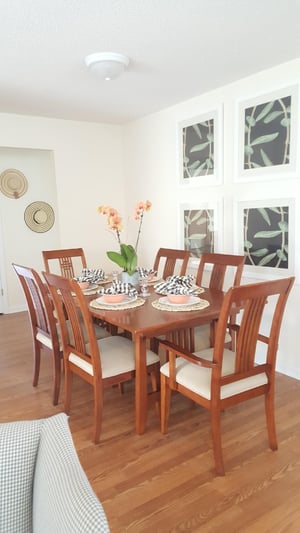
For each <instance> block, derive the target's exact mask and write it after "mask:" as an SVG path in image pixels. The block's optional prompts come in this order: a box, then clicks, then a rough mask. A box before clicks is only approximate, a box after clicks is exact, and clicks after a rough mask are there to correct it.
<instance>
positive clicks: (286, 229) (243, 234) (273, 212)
mask: <svg viewBox="0 0 300 533" xmlns="http://www.w3.org/2000/svg"><path fill="white" fill-rule="evenodd" d="M239 218H240V230H239V231H240V235H239V237H240V239H239V251H240V253H244V254H245V256H246V261H245V266H249V267H254V268H255V270H257V271H259V272H260V273H263V272H265V273H266V274H268V273H273V274H274V273H275V272H276V275H277V274H280V275H282V274H283V275H285V274H286V275H291V274H292V273H293V271H294V234H295V227H294V224H295V209H294V200H293V199H291V198H285V199H282V198H281V199H272V200H259V201H249V202H240V203H239Z"/></svg>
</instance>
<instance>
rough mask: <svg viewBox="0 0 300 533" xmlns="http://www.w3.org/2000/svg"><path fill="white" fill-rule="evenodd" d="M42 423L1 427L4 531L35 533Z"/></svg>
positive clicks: (1, 521) (0, 490) (0, 494)
mask: <svg viewBox="0 0 300 533" xmlns="http://www.w3.org/2000/svg"><path fill="white" fill-rule="evenodd" d="M41 426H42V421H41V420H32V421H24V422H8V423H4V424H0V531H2V532H3V533H6V532H7V533H8V532H16V533H17V532H22V533H27V532H28V533H29V532H30V533H31V532H32V487H33V476H34V468H35V462H36V457H37V453H38V447H39V441H40V431H41Z"/></svg>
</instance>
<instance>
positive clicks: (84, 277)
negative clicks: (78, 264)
mask: <svg viewBox="0 0 300 533" xmlns="http://www.w3.org/2000/svg"><path fill="white" fill-rule="evenodd" d="M74 279H75V281H79V282H81V281H88V282H89V283H98V282H99V281H104V280H105V272H104V270H102V268H97V269H92V268H83V269H82V272H81V275H80V276H78V277H76V278H74Z"/></svg>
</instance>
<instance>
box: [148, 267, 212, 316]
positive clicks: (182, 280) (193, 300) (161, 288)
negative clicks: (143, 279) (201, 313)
mask: <svg viewBox="0 0 300 533" xmlns="http://www.w3.org/2000/svg"><path fill="white" fill-rule="evenodd" d="M194 282H195V276H193V275H187V276H169V277H168V278H167V279H166V281H163V282H161V283H158V284H156V285H154V290H155V292H156V293H157V294H161V295H162V296H161V297H160V298H158V299H157V300H154V301H153V302H152V306H153V307H154V308H155V309H159V310H162V311H173V312H176V311H196V310H200V309H205V308H206V307H208V306H209V302H208V301H207V300H203V299H202V298H199V294H201V293H202V292H204V289H203V288H202V287H198V286H197V285H195V283H194Z"/></svg>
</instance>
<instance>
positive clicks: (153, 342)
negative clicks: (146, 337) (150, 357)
mask: <svg viewBox="0 0 300 533" xmlns="http://www.w3.org/2000/svg"><path fill="white" fill-rule="evenodd" d="M158 345H159V340H158V339H156V337H152V338H151V339H150V350H151V351H152V352H154V353H157V354H158Z"/></svg>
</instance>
